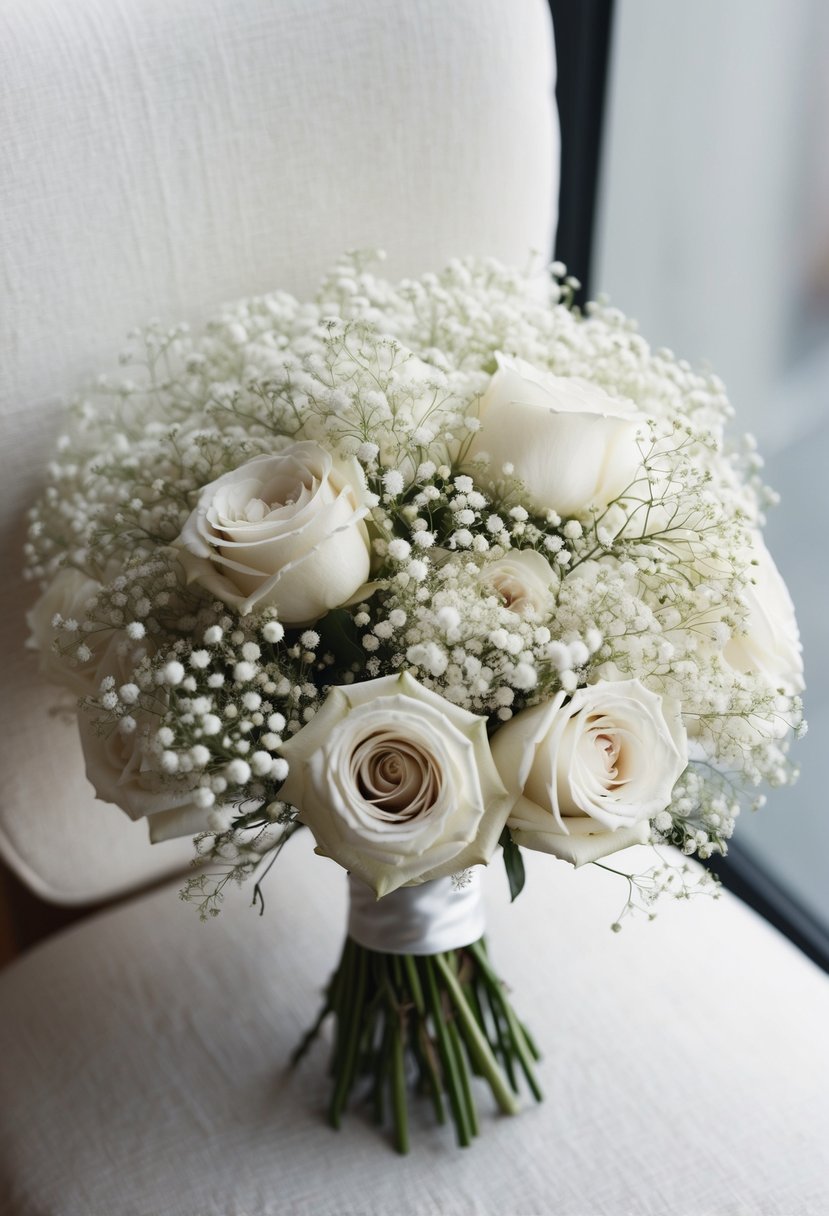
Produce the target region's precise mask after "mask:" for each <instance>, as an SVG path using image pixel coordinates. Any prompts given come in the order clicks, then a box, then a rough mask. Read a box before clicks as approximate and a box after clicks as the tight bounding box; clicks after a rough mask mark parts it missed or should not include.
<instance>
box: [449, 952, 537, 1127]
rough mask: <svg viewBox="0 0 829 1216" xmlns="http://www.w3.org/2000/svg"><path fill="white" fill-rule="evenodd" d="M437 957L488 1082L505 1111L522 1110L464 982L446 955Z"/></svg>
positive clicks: (465, 1031) (469, 1043) (462, 1027)
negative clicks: (484, 1030) (478, 1021)
mask: <svg viewBox="0 0 829 1216" xmlns="http://www.w3.org/2000/svg"><path fill="white" fill-rule="evenodd" d="M434 961H435V966H436V967H437V969H438V971H439V972H440V974H441V976H442V978H443V982H444V984H445V985H446V987H447V989H448V991H449V995H450V996H451V998H452V1003H453V1005H454V1007H455V1011H456V1013H457V1016H458V1021H459V1023H460V1025H461V1029H462V1030H463V1033H464V1037H465V1039H466V1042H467V1046H468V1047H469V1051H470V1054H471V1055H472V1056H473V1058H474V1059H475V1062H476V1063H477V1065H478V1067H479V1068H480V1070H481V1073H482V1074H483V1076H485V1077H486V1079H487V1081H488V1082H489V1085H490V1088H491V1089H492V1092H493V1094H494V1096H495V1101H496V1102H497V1103H498V1105H499V1106H500V1108H501V1110H502V1111H503V1112H504V1114H507V1115H517V1114H518V1110H519V1107H518V1101H517V1099H516V1097H515V1095H514V1094H513V1093H512V1091H511V1090H510V1087H509V1084H508V1083H507V1081H506V1079H505V1077H504V1074H503V1073H502V1072H501V1069H500V1068H499V1067H498V1062H497V1060H496V1059H495V1056H494V1055H493V1054H492V1048H491V1047H490V1045H489V1043H488V1041H487V1040H486V1038H485V1037H484V1035H483V1032H482V1031H481V1029H480V1027H479V1025H478V1023H477V1021H476V1020H475V1017H474V1015H473V1013H472V1010H471V1009H470V1007H469V1004H468V1002H467V1000H466V998H465V997H464V995H463V991H462V990H461V986H460V984H459V983H458V981H457V979H456V978H455V976H454V974H453V973H452V968H451V967H450V966H449V964H448V963H447V961H446V957H445V955H443V954H436V955H435V958H434Z"/></svg>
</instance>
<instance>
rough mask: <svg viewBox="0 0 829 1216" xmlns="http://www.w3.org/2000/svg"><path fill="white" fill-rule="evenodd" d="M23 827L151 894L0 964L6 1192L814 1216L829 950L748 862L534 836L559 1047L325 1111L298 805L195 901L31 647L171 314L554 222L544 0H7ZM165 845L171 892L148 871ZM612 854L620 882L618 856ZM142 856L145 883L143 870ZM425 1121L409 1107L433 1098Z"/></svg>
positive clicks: (8, 273) (10, 350)
mask: <svg viewBox="0 0 829 1216" xmlns="http://www.w3.org/2000/svg"><path fill="white" fill-rule="evenodd" d="M0 30H2V34H0V123H2V124H3V130H2V139H0V207H2V228H1V229H0V264H2V275H0V290H2V292H3V327H2V341H3V356H2V361H0V376H2V385H1V386H0V424H2V427H3V432H2V438H1V439H0V461H2V470H3V475H2V478H0V521H2V528H3V547H4V548H3V552H4V578H3V580H2V584H1V585H0V594H2V597H3V600H2V607H0V612H2V620H3V623H4V646H5V647H6V650H5V654H4V680H5V696H4V700H3V706H2V710H3V715H2V731H0V765H1V766H2V768H1V769H0V771H2V774H3V778H2V783H0V852H2V856H3V858H4V860H5V862H6V864H7V865H8V866H9V867H11V868H12V869H13V870H14V872H15V873H16V874H17V875H18V876H19V877H20V878H21V879H22V880H23V881H25V882H26V883H27V884H28V886H30V887H31V888H32V889H33V890H34V891H35V892H36V893H37V894H39V895H41V896H43V897H45V898H47V899H52V900H54V901H57V902H62V903H65V904H73V903H74V904H89V903H93V902H98V901H101V900H111V899H113V898H114V897H116V896H121V897H123V896H126V895H130V896H131V898H129V900H127V901H126V902H122V903H121V904H120V906H118V907H117V908H115V909H110V910H108V911H104V912H101V913H98V914H97V915H96V916H95V917H93V918H92V919H87V920H84V921H82V922H81V923H79V924H78V925H77V926H76V927H74V928H72V929H71V930H69V931H67V932H64V933H63V934H60V935H58V936H55V937H53V938H52V939H51V940H49V941H47V942H45V943H44V944H42V945H41V946H39V947H37V948H36V949H34V950H31V951H29V952H28V953H27V954H26V955H24V956H23V957H22V958H20V959H19V960H17V961H16V962H15V963H14V964H12V965H11V966H9V967H7V968H6V969H5V970H4V971H3V972H2V973H0V1094H1V1095H2V1100H0V1214H2V1216H6V1214H7V1213H8V1216H232V1214H233V1216H283V1214H284V1216H306V1214H307V1216H351V1214H353V1216H357V1214H359V1216H378V1214H380V1213H391V1212H401V1213H404V1214H414V1216H431V1214H433V1213H436V1214H440V1216H455V1214H457V1216H473V1214H474V1216H488V1214H490V1213H498V1214H499V1216H513V1214H517V1216H536V1214H538V1216H541V1214H542V1213H553V1212H554V1213H556V1214H557V1216H568V1214H570V1216H627V1214H636V1216H650V1214H653V1216H708V1214H717V1216H752V1214H763V1216H775V1214H776V1216H819V1214H820V1213H822V1212H826V1211H827V1210H829V1182H828V1181H827V1179H829V1144H828V1143H827V1137H826V1134H825V1129H826V1127H827V1126H828V1125H829V1064H828V1063H827V1052H826V1034H827V1030H826V1028H827V1026H829V985H827V982H826V979H825V977H824V976H823V975H822V974H821V973H819V972H818V971H817V970H816V969H815V968H814V967H813V966H812V965H811V964H810V963H809V962H807V961H806V960H805V959H804V958H803V957H802V956H800V955H799V954H798V953H797V952H796V951H795V950H794V949H793V948H792V947H791V946H789V944H788V943H786V942H785V941H784V940H782V939H781V938H780V937H779V936H778V935H777V934H776V933H775V932H774V931H772V930H771V929H769V928H768V927H767V926H766V925H764V924H763V923H762V922H761V921H759V920H758V918H757V917H755V916H754V915H753V914H752V913H750V912H749V911H747V910H746V909H745V908H743V907H742V906H741V905H739V904H738V903H737V902H736V901H734V900H732V899H730V898H728V897H726V898H724V899H723V900H721V901H719V902H718V903H716V904H715V903H712V902H699V903H696V904H692V905H685V906H682V905H680V906H674V907H671V908H668V909H666V910H665V912H664V913H663V914H662V915H661V916H660V918H659V919H658V920H657V921H656V922H655V923H654V924H653V925H644V924H643V925H632V926H631V927H630V928H629V929H626V930H625V932H624V933H623V934H621V935H619V936H615V935H613V934H611V933H609V932H608V926H609V924H610V922H611V920H613V918H614V915H615V913H616V910H617V907H618V905H619V904H620V903H621V902H622V900H623V898H624V891H623V890H619V889H617V888H615V887H614V886H613V885H612V880H610V879H609V878H608V876H607V875H605V874H601V873H599V872H596V871H594V872H590V873H588V872H578V873H574V872H572V871H571V870H570V869H569V868H568V867H566V866H564V865H563V864H553V863H551V862H550V861H549V859H546V858H539V857H537V856H533V857H531V858H530V859H529V867H528V868H529V881H528V886H527V890H526V891H525V893H524V894H523V895H522V897H521V899H520V900H519V901H518V903H517V904H516V905H514V906H513V907H512V908H509V909H508V908H507V904H506V897H505V883H504V880H503V877H502V875H501V874H499V873H498V872H497V871H498V869H499V867H493V871H494V872H493V873H492V874H490V875H489V876H488V879H489V882H488V887H489V891H488V898H489V908H490V921H491V938H492V948H493V950H494V951H495V952H496V953H497V955H498V958H499V961H500V964H501V967H502V970H503V971H504V973H505V974H506V975H507V977H508V979H510V980H511V982H512V984H513V986H514V989H515V999H516V1002H517V1003H518V1004H519V1006H521V1007H522V1008H523V1009H525V1010H526V1014H527V1017H528V1020H530V1021H531V1022H532V1025H533V1027H534V1028H535V1030H536V1033H537V1037H538V1038H539V1040H540V1041H541V1044H542V1046H543V1048H544V1052H545V1058H544V1062H543V1064H542V1077H543V1081H544V1084H545V1087H546V1090H547V1101H546V1103H545V1104H544V1105H543V1106H540V1107H538V1108H533V1109H527V1110H526V1111H525V1112H524V1113H523V1114H522V1115H521V1116H520V1117H519V1118H516V1119H513V1120H507V1119H499V1118H496V1116H495V1115H494V1114H492V1115H490V1114H489V1113H487V1114H486V1115H485V1119H484V1122H485V1127H484V1136H483V1137H482V1138H481V1139H480V1140H479V1141H478V1142H476V1144H475V1145H474V1146H473V1147H472V1148H471V1149H469V1150H465V1151H464V1152H459V1151H458V1150H456V1149H455V1147H454V1145H453V1142H452V1134H451V1131H450V1129H448V1128H447V1129H436V1128H432V1127H430V1126H429V1125H428V1122H427V1120H426V1119H424V1120H423V1121H422V1126H418V1127H417V1128H416V1131H415V1135H414V1151H413V1153H412V1155H411V1156H410V1157H409V1158H407V1159H406V1160H400V1159H397V1158H395V1157H394V1155H393V1154H392V1152H391V1150H390V1149H389V1147H388V1146H387V1145H386V1144H384V1143H383V1141H382V1140H381V1139H380V1138H379V1137H378V1135H377V1133H376V1131H375V1129H373V1128H371V1127H369V1126H368V1125H367V1123H366V1121H365V1119H364V1117H363V1115H362V1114H361V1113H360V1112H359V1111H356V1112H355V1113H354V1114H353V1115H352V1116H351V1117H350V1118H349V1120H348V1122H347V1124H346V1127H345V1129H344V1131H343V1132H342V1133H340V1134H339V1135H337V1134H335V1133H333V1132H331V1131H330V1130H329V1129H328V1128H327V1127H326V1126H325V1125H324V1123H323V1121H322V1118H321V1110H322V1105H323V1086H324V1084H325V1077H324V1067H323V1059H322V1048H319V1049H318V1052H317V1054H315V1055H313V1056H312V1057H310V1058H309V1059H308V1060H306V1062H305V1063H304V1064H303V1065H302V1066H301V1068H300V1069H299V1070H298V1071H297V1072H296V1073H295V1074H290V1073H288V1072H287V1070H286V1067H285V1061H286V1058H287V1054H288V1052H289V1050H290V1048H291V1046H292V1045H293V1044H294V1042H295V1041H296V1038H297V1036H298V1035H299V1034H300V1033H301V1031H302V1029H303V1028H304V1026H305V1024H306V1022H307V1021H308V1019H309V1018H310V1017H311V1016H312V1014H313V1012H314V1009H315V1005H316V1001H317V999H318V995H319V991H320V989H321V986H322V984H323V982H324V980H325V978H326V977H327V973H328V971H329V969H330V967H331V966H332V964H333V962H334V959H335V956H336V953H337V951H338V949H339V946H340V941H341V937H342V933H343V928H344V904H345V889H344V880H343V876H342V874H341V872H340V871H339V870H338V869H337V868H336V867H335V866H333V865H332V864H331V863H328V862H323V861H321V860H320V859H318V858H315V857H313V855H312V854H311V852H310V847H309V841H308V840H307V839H303V838H301V837H300V838H298V839H297V840H296V841H293V842H292V843H291V846H290V847H289V849H288V850H286V853H285V854H284V855H283V857H282V859H281V860H280V863H279V865H280V870H279V873H277V874H276V875H275V881H274V882H273V884H272V887H271V899H270V904H269V908H268V912H267V915H266V916H265V917H264V918H257V917H256V916H255V914H254V913H253V912H252V911H251V910H250V909H249V908H248V907H247V906H246V900H245V899H244V898H240V899H239V900H238V901H237V902H236V903H232V904H231V906H230V907H228V908H227V909H226V911H225V912H224V913H223V914H222V916H221V917H220V918H219V920H218V922H215V923H211V924H209V925H201V924H200V923H199V922H198V920H197V918H196V916H195V913H194V912H193V911H192V910H191V909H189V908H187V907H184V906H183V905H182V904H181V903H179V901H178V900H177V899H176V889H177V886H178V885H179V879H178V878H177V877H176V875H177V874H178V873H179V872H180V870H181V868H182V866H183V865H184V864H185V863H186V860H187V857H188V856H189V852H190V846H189V842H184V843H181V842H174V843H170V844H165V845H158V846H153V847H152V848H151V847H150V846H149V845H148V844H147V842H146V839H145V835H144V828H143V825H141V824H138V825H134V824H131V823H129V822H128V821H127V820H126V818H123V817H121V816H120V814H119V812H117V811H116V810H114V809H113V808H107V807H105V806H103V805H101V804H96V803H94V802H93V801H92V799H91V794H90V791H89V789H88V787H87V786H86V784H85V782H84V780H83V777H82V774H81V767H80V761H79V755H78V749H77V744H76V741H75V737H74V728H73V727H72V725H71V724H70V723H66V722H64V721H63V720H62V719H61V718H60V717H55V716H53V715H51V714H50V706H51V704H52V703H53V699H54V697H53V694H52V692H51V691H50V690H49V689H48V688H46V687H45V686H41V685H39V684H38V682H37V679H36V675H35V664H34V662H33V661H32V659H31V656H27V655H25V654H24V652H23V649H22V640H23V635H24V627H23V619H22V617H23V610H24V607H25V603H26V600H27V596H28V592H29V589H27V588H26V587H25V586H23V585H22V584H21V582H20V580H19V579H18V577H17V573H16V572H17V569H18V566H19V545H20V543H21V536H22V519H23V513H24V511H25V507H26V505H27V503H28V501H29V500H30V499H31V497H32V496H33V494H34V493H35V492H36V489H37V485H38V481H39V478H40V475H41V470H42V467H43V464H44V462H45V460H46V459H47V456H48V450H49V443H50V440H51V436H52V434H53V431H54V428H55V426H56V417H57V416H56V413H55V405H56V402H57V401H58V399H59V397H60V396H61V395H62V394H64V393H65V392H66V391H67V390H71V389H72V388H73V387H75V386H76V385H77V384H78V383H79V382H81V381H82V380H83V379H84V378H86V377H89V376H92V375H94V374H95V373H96V372H98V371H100V370H102V369H105V368H106V367H107V366H108V365H110V364H111V363H112V360H113V355H114V354H115V353H116V352H117V350H118V349H119V347H120V344H121V342H122V339H123V336H124V334H125V333H126V331H127V330H129V329H130V328H131V327H132V326H134V325H135V324H138V323H140V322H141V321H143V320H144V319H146V318H147V317H148V316H149V315H152V314H155V315H159V316H162V317H163V318H165V319H166V320H169V321H174V320H177V319H182V318H187V319H189V320H191V321H195V322H198V321H199V320H200V319H201V318H203V317H204V316H205V315H207V314H209V313H210V311H211V310H213V309H215V308H216V306H217V305H220V304H221V303H222V302H223V301H225V300H228V299H232V298H234V297H236V296H239V295H242V294H250V293H253V292H256V291H258V290H260V289H266V288H269V287H273V286H277V285H279V286H283V287H286V288H288V289H290V290H293V291H295V292H297V293H302V294H306V293H308V292H310V291H311V290H312V289H313V287H314V283H315V281H316V279H317V277H318V276H319V274H320V273H321V271H322V270H323V269H324V267H325V266H326V264H327V263H328V262H330V261H331V259H332V258H334V257H335V256H336V255H337V254H338V253H340V252H341V251H342V249H343V248H346V247H354V246H368V245H380V246H383V247H384V248H385V249H386V250H387V251H388V253H389V270H390V273H392V274H394V273H398V272H399V273H411V272H417V271H422V270H425V269H428V268H431V267H437V266H439V265H440V264H441V263H442V262H444V261H445V260H446V259H447V258H448V257H450V256H453V255H456V254H463V253H491V254H495V255H496V256H499V257H501V258H503V259H506V260H519V261H523V260H524V259H525V258H526V256H527V254H528V251H529V250H531V249H536V250H541V251H547V250H549V248H550V246H551V241H552V226H553V217H554V208H555V195H556V187H557V174H556V164H557V130H556V122H555V111H554V103H553V92H552V89H553V56H552V40H551V31H550V27H549V15H548V10H547V5H546V4H545V3H544V2H543V0H453V3H452V4H448V3H446V0H407V2H406V3H401V4H389V3H388V2H387V0H305V2H301V0H234V2H233V3H229V2H223V0H211V2H210V3H208V2H206V0H117V3H116V2H113V0H73V3H72V4H71V5H67V4H65V3H62V0H0ZM159 880H164V881H163V882H162V885H160V886H158V887H157V889H155V890H153V891H152V892H151V893H146V890H145V888H146V887H147V886H148V885H149V884H151V883H158V882H159ZM609 882H610V883H611V885H610V886H608V883H609ZM142 891H144V893H141V892H142ZM416 1122H417V1120H416Z"/></svg>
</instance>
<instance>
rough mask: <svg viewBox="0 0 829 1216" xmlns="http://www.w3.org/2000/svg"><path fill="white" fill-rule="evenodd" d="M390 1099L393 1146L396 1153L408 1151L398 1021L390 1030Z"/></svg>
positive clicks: (401, 1038) (401, 1032)
mask: <svg viewBox="0 0 829 1216" xmlns="http://www.w3.org/2000/svg"><path fill="white" fill-rule="evenodd" d="M391 1101H392V1111H393V1113H394V1146H395V1148H396V1149H397V1151H398V1153H408V1151H409V1116H408V1110H407V1107H406V1070H405V1061H404V1058H403V1026H402V1025H401V1024H400V1023H397V1024H396V1025H395V1027H394V1030H393V1031H392V1068H391Z"/></svg>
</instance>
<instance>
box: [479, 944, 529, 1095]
mask: <svg viewBox="0 0 829 1216" xmlns="http://www.w3.org/2000/svg"><path fill="white" fill-rule="evenodd" d="M479 947H480V942H473V943H472V945H471V946H469V950H470V952H471V953H472V954H474V956H475V958H476V959H477V961H478V963H479V965H480V968H481V974H482V976H483V978H484V980H485V981H486V983H487V985H488V987H489V991H490V993H491V995H492V996H494V998H495V1000H496V1001H497V1002H498V1004H499V1006H500V1008H501V1012H502V1013H503V1015H504V1019H505V1021H506V1024H507V1030H508V1033H509V1038H510V1042H511V1043H512V1046H513V1049H514V1050H515V1054H516V1055H517V1057H518V1063H519V1064H520V1065H521V1071H522V1072H523V1073H524V1076H525V1077H526V1079H527V1084H528V1085H529V1087H530V1090H531V1091H532V1095H533V1097H534V1098H535V1100H536V1102H541V1101H542V1100H543V1098H544V1095H543V1093H542V1092H541V1087H540V1085H539V1084H538V1081H537V1080H536V1077H535V1073H534V1072H533V1057H532V1052H531V1051H530V1049H529V1047H528V1045H527V1041H526V1039H525V1038H524V1032H523V1031H522V1029H521V1024H520V1022H519V1021H518V1018H517V1017H516V1016H515V1014H514V1013H513V1010H512V1006H511V1005H510V1003H509V1001H508V1000H507V999H506V997H505V996H504V988H503V984H502V983H501V981H500V980H499V979H498V976H497V975H496V974H495V972H494V971H493V970H492V968H491V967H490V965H489V960H488V959H487V957H486V951H485V950H481V949H480V948H479Z"/></svg>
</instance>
